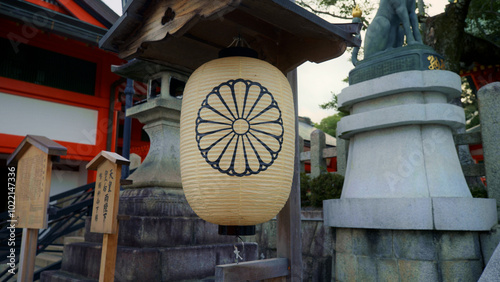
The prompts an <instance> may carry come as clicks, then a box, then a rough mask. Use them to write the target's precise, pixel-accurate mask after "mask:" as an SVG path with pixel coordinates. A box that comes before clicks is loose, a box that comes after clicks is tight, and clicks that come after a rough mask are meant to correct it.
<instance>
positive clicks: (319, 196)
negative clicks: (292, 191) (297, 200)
mask: <svg viewBox="0 0 500 282" xmlns="http://www.w3.org/2000/svg"><path fill="white" fill-rule="evenodd" d="M343 185H344V177H343V176H342V175H340V174H336V173H324V174H321V175H320V176H318V177H316V178H313V179H311V178H310V177H309V176H308V175H306V174H305V173H301V175H300V192H301V193H300V194H301V195H300V197H301V204H302V206H303V207H307V206H312V207H323V200H328V199H339V198H340V195H341V194H342V186H343Z"/></svg>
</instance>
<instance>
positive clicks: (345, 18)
mask: <svg viewBox="0 0 500 282" xmlns="http://www.w3.org/2000/svg"><path fill="white" fill-rule="evenodd" d="M297 4H299V5H301V6H303V7H306V8H307V9H309V10H310V11H311V12H313V13H315V14H322V15H327V16H330V17H334V18H339V19H344V20H352V19H353V18H352V17H345V16H340V15H336V14H334V13H330V12H326V11H321V10H318V9H315V8H313V7H311V6H310V5H309V4H307V3H304V1H298V2H297Z"/></svg>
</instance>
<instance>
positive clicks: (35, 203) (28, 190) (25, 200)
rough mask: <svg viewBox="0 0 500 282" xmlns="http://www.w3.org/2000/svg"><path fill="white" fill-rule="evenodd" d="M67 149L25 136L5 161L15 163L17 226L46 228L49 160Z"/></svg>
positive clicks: (49, 173)
mask: <svg viewBox="0 0 500 282" xmlns="http://www.w3.org/2000/svg"><path fill="white" fill-rule="evenodd" d="M65 154H66V148H65V147H63V146H61V145H60V144H58V143H56V142H54V141H52V140H50V139H48V138H47V137H44V136H37V135H27V136H26V137H25V138H24V140H23V141H22V142H21V144H19V146H18V147H17V148H16V150H15V151H14V152H13V153H12V155H11V156H10V157H9V158H8V160H7V165H15V164H16V163H17V177H16V218H15V219H16V220H17V223H16V227H17V228H30V229H42V228H47V219H48V218H47V207H48V205H49V194H50V179H51V174H52V157H53V156H60V155H65Z"/></svg>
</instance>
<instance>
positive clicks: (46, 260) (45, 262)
mask: <svg viewBox="0 0 500 282" xmlns="http://www.w3.org/2000/svg"><path fill="white" fill-rule="evenodd" d="M60 260H62V253H48V252H46V253H41V254H38V255H37V256H36V258H35V266H37V267H40V268H41V267H46V266H49V265H51V264H53V263H56V262H58V261H60Z"/></svg>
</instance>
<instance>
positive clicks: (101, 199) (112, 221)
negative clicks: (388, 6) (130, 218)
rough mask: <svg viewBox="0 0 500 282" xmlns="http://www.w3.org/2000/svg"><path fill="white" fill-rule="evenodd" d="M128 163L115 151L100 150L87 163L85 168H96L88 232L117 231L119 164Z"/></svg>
mask: <svg viewBox="0 0 500 282" xmlns="http://www.w3.org/2000/svg"><path fill="white" fill-rule="evenodd" d="M129 163H130V162H129V161H128V160H127V159H125V158H123V157H122V156H120V155H118V154H116V153H112V152H106V151H102V152H101V153H99V154H98V155H97V156H96V157H95V158H94V159H93V160H92V161H91V162H90V163H89V164H88V165H87V169H93V170H95V169H97V178H96V185H95V191H94V206H93V208H92V218H91V224H90V232H96V233H105V234H116V233H117V232H118V224H117V216H118V203H119V199H120V177H121V171H122V168H121V166H122V165H123V164H129Z"/></svg>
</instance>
